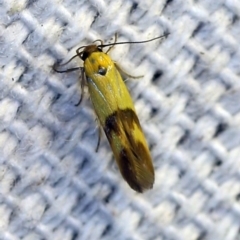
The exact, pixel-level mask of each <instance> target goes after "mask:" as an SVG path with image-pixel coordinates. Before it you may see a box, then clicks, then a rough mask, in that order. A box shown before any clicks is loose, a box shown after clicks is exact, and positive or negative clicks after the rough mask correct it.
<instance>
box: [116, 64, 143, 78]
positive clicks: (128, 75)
mask: <svg viewBox="0 0 240 240" xmlns="http://www.w3.org/2000/svg"><path fill="white" fill-rule="evenodd" d="M114 64H115V67H116V68H117V70H118V71H119V72H120V74H121V75H122V77H123V78H124V79H126V78H133V79H138V78H142V77H143V75H141V76H132V75H130V74H128V73H127V72H125V71H124V70H123V69H122V68H121V67H119V66H118V65H117V64H116V63H114Z"/></svg>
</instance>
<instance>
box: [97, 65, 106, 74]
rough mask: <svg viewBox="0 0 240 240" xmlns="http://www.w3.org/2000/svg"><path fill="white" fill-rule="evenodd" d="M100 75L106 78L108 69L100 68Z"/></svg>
mask: <svg viewBox="0 0 240 240" xmlns="http://www.w3.org/2000/svg"><path fill="white" fill-rule="evenodd" d="M98 73H99V74H100V75H102V76H105V75H106V73H107V68H105V67H102V66H98Z"/></svg>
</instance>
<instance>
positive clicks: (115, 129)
mask: <svg viewBox="0 0 240 240" xmlns="http://www.w3.org/2000/svg"><path fill="white" fill-rule="evenodd" d="M117 113H118V112H117V111H116V112H114V113H113V114H111V115H109V116H108V117H107V118H106V121H105V126H104V131H105V133H106V136H107V138H108V140H109V141H110V140H111V138H112V133H116V134H117V135H120V128H119V124H118V117H117Z"/></svg>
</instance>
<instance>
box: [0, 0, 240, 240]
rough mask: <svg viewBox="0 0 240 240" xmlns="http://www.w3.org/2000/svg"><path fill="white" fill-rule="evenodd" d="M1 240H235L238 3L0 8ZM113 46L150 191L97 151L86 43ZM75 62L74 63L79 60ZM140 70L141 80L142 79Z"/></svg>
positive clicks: (239, 153)
mask: <svg viewBox="0 0 240 240" xmlns="http://www.w3.org/2000/svg"><path fill="white" fill-rule="evenodd" d="M0 5H1V8H0V66H1V68H0V163H1V164H0V216H1V217H0V239H4V240H5V239H6V240H17V239H24V240H30V239H31V240H32V239H33V240H38V239H39V240H40V239H51V240H59V239H64V240H70V239H81V240H89V239H92V240H95V239H111V240H112V239H116V240H128V239H129V240H146V239H147V240H150V239H154V240H155V239H156V240H163V239H169V240H170V239H171V240H172V239H174V240H186V239H187V240H213V239H218V240H237V239H240V230H239V229H240V228H239V227H240V205H239V199H240V197H239V196H240V178H239V169H240V107H239V106H240V104H239V102H240V100H239V99H240V70H239V69H240V64H239V63H240V48H239V42H240V37H239V36H240V24H239V17H240V8H239V6H240V2H239V1H238V0H235V1H230V0H226V1H224V0H221V1H212V0H200V1H183V0H175V1H159V0H151V1H143V0H142V1H141V0H138V1H131V0H129V1H128V0H117V1H107V0H91V1H71V0H64V1H56V0H55V1H54V0H48V1H46V0H41V1H40V0H36V1H24V0H22V1H15V0H8V1H7V0H5V1H3V0H2V1H0ZM115 32H117V33H118V35H119V41H121V40H129V41H138V40H146V39H150V38H152V37H156V36H158V35H161V34H163V33H164V32H169V33H170V35H169V36H168V37H167V39H163V40H161V41H155V42H151V43H146V44H141V45H131V46H128V45H125V46H121V45H119V46H115V47H114V49H113V51H112V52H111V55H112V56H113V59H115V60H117V62H118V63H119V64H120V65H121V66H123V68H124V69H127V71H128V72H129V73H130V74H131V75H141V74H143V75H144V77H143V79H139V80H133V81H128V82H127V83H129V84H128V85H129V87H130V89H131V95H132V96H133V98H134V102H135V106H136V109H137V112H138V115H139V119H140V122H141V123H142V126H143V129H144V132H145V133H146V138H147V140H148V143H149V145H150V146H151V153H152V157H153V161H154V166H155V171H156V181H155V184H154V188H153V189H152V190H151V191H148V192H145V193H144V194H136V193H134V191H132V190H131V189H130V188H129V186H128V185H127V184H126V183H125V182H124V180H123V179H122V177H121V176H120V173H119V171H118V169H117V167H116V164H115V162H114V161H113V157H112V153H111V151H110V148H109V146H108V143H107V141H106V138H105V137H102V141H101V145H100V149H99V152H97V153H96V152H95V151H94V149H95V147H96V144H97V131H95V130H96V129H97V128H96V123H95V116H94V113H93V110H92V108H91V103H89V99H88V98H87V97H85V100H84V101H83V103H82V104H81V106H77V107H76V106H75V104H76V103H77V102H78V101H79V98H80V94H81V93H80V84H79V78H80V72H72V73H64V74H59V73H56V72H53V71H52V68H51V67H52V65H53V64H54V63H55V62H56V61H58V60H62V61H66V60H68V59H69V58H70V57H71V56H73V55H74V54H75V49H76V48H77V47H79V46H82V45H86V44H89V43H90V42H92V41H94V40H96V39H103V40H104V41H106V42H107V41H110V40H111V38H112V37H113V36H114V34H115ZM79 63H80V61H79V60H76V62H75V63H72V65H71V64H70V67H71V66H73V65H74V64H75V65H76V64H79ZM139 73H140V74H139Z"/></svg>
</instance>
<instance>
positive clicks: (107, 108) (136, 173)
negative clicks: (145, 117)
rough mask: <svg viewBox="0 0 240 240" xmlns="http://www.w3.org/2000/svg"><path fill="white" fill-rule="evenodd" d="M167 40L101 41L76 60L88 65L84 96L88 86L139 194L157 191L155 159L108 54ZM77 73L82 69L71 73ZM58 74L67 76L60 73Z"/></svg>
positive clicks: (127, 177)
mask: <svg viewBox="0 0 240 240" xmlns="http://www.w3.org/2000/svg"><path fill="white" fill-rule="evenodd" d="M166 36H167V34H165V35H163V36H160V37H156V38H153V39H150V40H146V41H141V42H117V43H116V39H115V42H114V43H111V44H105V45H104V44H103V42H102V41H101V40H97V41H100V44H98V45H97V44H91V45H88V46H83V47H80V48H78V49H77V50H76V53H77V54H76V55H75V56H74V57H76V56H78V57H80V58H81V59H82V60H83V62H84V66H83V67H82V68H81V69H82V79H81V81H82V82H81V86H82V96H83V87H84V86H85V85H87V87H88V91H89V95H90V98H91V101H92V104H93V108H94V110H95V113H96V115H97V117H98V119H99V122H100V124H101V126H102V128H103V130H104V132H105V134H106V137H107V139H108V141H109V143H110V146H111V148H112V151H113V154H114V157H115V159H116V160H117V165H118V167H119V169H120V172H121V174H122V176H123V178H124V179H125V180H126V181H127V183H128V184H129V186H130V187H131V188H132V189H134V190H135V191H137V192H143V191H144V190H147V189H151V188H152V187H153V183H154V168H153V163H152V158H151V155H150V151H149V148H148V145H147V142H146V140H145V137H144V134H143V132H142V128H141V125H140V123H139V120H138V117H137V115H136V111H135V108H134V105H133V101H132V98H131V96H130V94H129V91H128V89H127V87H126V85H125V83H124V81H123V79H122V77H121V74H120V72H121V71H120V72H119V67H118V66H117V65H116V63H115V62H114V61H113V60H112V59H111V58H110V56H109V55H108V54H107V52H108V51H109V50H110V49H111V47H113V46H115V45H117V44H130V43H131V44H132V43H144V42H149V41H153V40H156V39H159V38H163V37H166ZM105 47H110V48H109V49H108V51H107V52H106V53H104V52H103V48H105ZM74 57H73V58H74ZM73 58H71V59H70V60H69V61H71V60H72V59H73ZM69 61H68V62H69ZM76 69H79V68H74V69H69V70H67V71H72V70H76ZM55 71H57V72H64V71H58V70H56V69H55ZM82 96H81V99H82ZM80 101H81V100H80Z"/></svg>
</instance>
